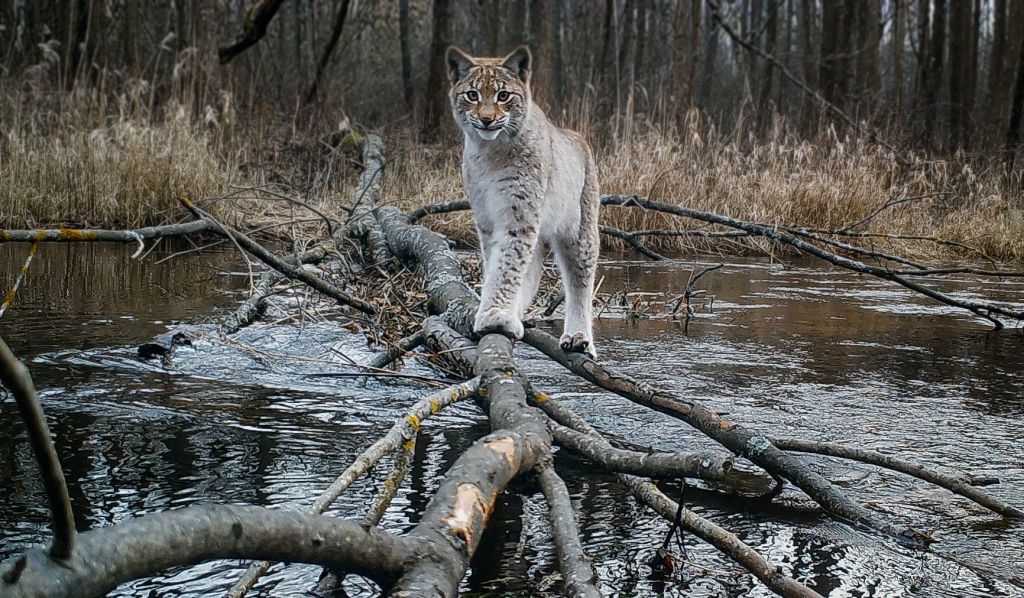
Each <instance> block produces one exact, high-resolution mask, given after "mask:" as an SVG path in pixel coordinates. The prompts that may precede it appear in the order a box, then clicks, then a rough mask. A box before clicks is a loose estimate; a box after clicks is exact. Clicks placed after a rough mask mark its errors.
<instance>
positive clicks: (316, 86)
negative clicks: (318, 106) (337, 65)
mask: <svg viewBox="0 0 1024 598" xmlns="http://www.w3.org/2000/svg"><path fill="white" fill-rule="evenodd" d="M349 1H350V0H341V6H340V7H338V12H337V14H336V15H335V17H334V27H333V28H332V29H331V37H329V38H328V39H327V45H326V46H325V47H324V51H323V54H321V55H320V60H319V62H317V65H316V74H315V75H313V82H312V83H311V84H310V85H309V91H307V92H306V100H305V102H306V104H309V103H311V102H312V101H313V100H314V99H316V95H317V93H318V92H319V91H320V81H321V79H323V76H324V73H326V72H327V66H328V65H329V64H330V63H331V56H332V55H333V54H334V49H335V48H336V47H338V40H340V39H341V32H342V30H344V28H345V19H346V18H347V17H348V5H349Z"/></svg>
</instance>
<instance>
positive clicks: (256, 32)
mask: <svg viewBox="0 0 1024 598" xmlns="http://www.w3.org/2000/svg"><path fill="white" fill-rule="evenodd" d="M282 4H284V0H256V2H255V3H253V5H252V6H251V7H249V10H248V12H246V13H245V21H244V22H243V23H242V33H241V34H240V35H239V36H238V37H237V38H235V41H234V42H232V43H231V44H229V45H227V46H223V47H221V48H220V49H218V50H217V58H218V59H219V60H220V63H221V64H227V63H229V62H231V61H232V60H233V59H234V58H235V57H236V56H238V55H239V54H241V53H242V52H245V51H246V50H248V49H249V48H251V47H252V46H255V45H256V44H257V43H258V42H259V41H260V40H261V39H263V36H265V35H266V34H267V27H268V26H269V25H270V21H272V20H273V19H274V15H276V14H277V11H278V9H279V8H281V5H282Z"/></svg>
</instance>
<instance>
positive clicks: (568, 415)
mask: <svg viewBox="0 0 1024 598" xmlns="http://www.w3.org/2000/svg"><path fill="white" fill-rule="evenodd" d="M531 398H532V402H533V403H534V404H536V405H537V406H538V407H540V408H541V409H542V410H543V411H544V413H546V414H547V415H548V416H549V417H550V418H551V419H553V420H554V421H556V422H558V423H559V424H561V425H562V426H565V427H567V428H571V429H573V430H575V431H577V432H579V433H582V434H586V435H588V436H592V437H594V438H596V439H600V440H598V442H599V443H600V444H601V445H603V446H604V447H605V448H608V449H610V448H612V446H611V444H610V443H609V442H608V441H607V440H605V439H604V438H603V436H602V435H601V433H600V432H598V431H597V430H596V429H595V428H594V427H593V426H591V425H590V424H589V423H588V422H587V421H586V420H584V419H583V418H582V417H580V416H579V414H577V413H576V412H575V411H573V410H571V409H569V408H568V407H566V406H564V405H562V404H561V403H560V402H558V401H556V400H555V399H552V398H551V397H549V396H548V395H546V394H544V393H542V392H536V391H534V392H532V393H531ZM616 477H617V478H618V479H619V480H620V481H621V482H622V483H623V484H625V485H626V486H627V487H629V488H630V489H631V490H632V491H633V494H634V495H635V496H636V497H637V498H638V499H640V501H641V502H643V503H645V504H647V505H649V506H650V507H652V508H653V509H654V510H655V511H656V512H657V513H658V514H659V515H661V516H662V517H663V518H665V519H666V520H668V521H673V520H674V519H675V517H676V514H677V513H678V512H679V505H678V504H676V503H675V502H673V501H671V500H669V498H668V497H667V496H665V495H664V494H662V492H661V491H660V490H658V488H657V486H655V485H654V484H652V483H650V482H648V481H646V480H644V479H642V478H639V477H636V476H632V475H626V474H622V473H617V474H616ZM681 515H682V516H681V519H680V521H679V524H680V525H681V526H682V527H684V528H685V529H687V530H689V531H690V532H692V533H694V534H696V535H697V537H699V538H700V539H702V540H704V541H705V542H707V543H708V544H711V545H712V546H714V547H715V548H718V549H719V550H721V551H722V552H723V553H725V555H726V556H728V557H729V558H731V559H733V560H734V561H736V562H737V563H739V564H740V565H742V566H743V567H744V568H746V569H747V570H748V571H750V572H751V573H752V574H753V575H754V576H755V577H757V578H758V579H759V580H761V581H762V582H763V583H764V584H765V585H766V586H768V588H769V589H771V590H772V591H773V592H775V593H777V594H779V595H780V596H786V597H787V598H816V597H817V598H820V596H819V594H818V593H817V592H814V591H813V590H811V589H810V588H808V587H807V586H805V585H803V584H801V583H800V582H798V581H796V580H794V579H793V578H791V577H789V576H788V575H786V574H785V573H783V572H782V571H781V569H779V568H778V567H775V566H773V565H771V564H770V563H768V561H766V560H764V558H763V557H762V556H761V555H760V554H758V553H757V551H756V550H754V549H753V548H751V547H750V546H748V545H747V544H745V543H744V542H743V541H742V540H740V539H739V538H737V537H736V535H735V534H732V533H730V532H729V531H727V530H725V529H723V528H721V527H719V526H718V525H716V524H715V523H713V522H712V521H709V520H707V519H704V518H703V517H701V516H699V515H697V514H695V513H693V512H692V511H690V510H689V509H683V511H682V514H681Z"/></svg>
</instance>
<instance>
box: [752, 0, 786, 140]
mask: <svg viewBox="0 0 1024 598" xmlns="http://www.w3.org/2000/svg"><path fill="white" fill-rule="evenodd" d="M780 4H781V1H780V0H776V1H773V2H768V4H767V6H766V7H765V8H766V10H767V11H768V12H767V14H765V15H764V18H765V19H766V21H765V27H764V51H765V53H766V54H768V55H769V56H775V41H776V38H777V37H778V32H779V17H778V15H779V10H780V9H779V5H780ZM774 74H775V67H774V66H772V64H771V63H770V62H769V61H767V60H762V61H761V76H760V90H759V91H758V94H757V97H758V109H759V110H758V121H759V124H760V128H761V129H762V130H764V128H765V126H766V125H767V124H768V123H769V122H770V116H771V112H772V110H773V108H772V103H771V99H772V79H773V75H774Z"/></svg>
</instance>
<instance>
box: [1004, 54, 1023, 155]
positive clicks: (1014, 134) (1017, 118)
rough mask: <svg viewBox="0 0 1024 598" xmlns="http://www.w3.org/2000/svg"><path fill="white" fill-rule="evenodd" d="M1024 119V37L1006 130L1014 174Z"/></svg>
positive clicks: (1018, 56) (1007, 145) (1007, 150)
mask: <svg viewBox="0 0 1024 598" xmlns="http://www.w3.org/2000/svg"><path fill="white" fill-rule="evenodd" d="M1022 119H1024V35H1022V36H1021V39H1020V46H1019V48H1018V50H1017V77H1016V82H1015V83H1014V86H1013V101H1012V102H1011V104H1010V119H1009V125H1008V126H1007V128H1006V152H1007V154H1006V171H1007V173H1008V174H1009V173H1012V172H1013V168H1014V161H1015V158H1016V156H1017V152H1018V150H1019V149H1020V148H1019V146H1020V141H1021V120H1022Z"/></svg>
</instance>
